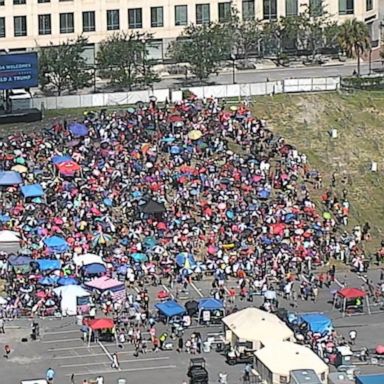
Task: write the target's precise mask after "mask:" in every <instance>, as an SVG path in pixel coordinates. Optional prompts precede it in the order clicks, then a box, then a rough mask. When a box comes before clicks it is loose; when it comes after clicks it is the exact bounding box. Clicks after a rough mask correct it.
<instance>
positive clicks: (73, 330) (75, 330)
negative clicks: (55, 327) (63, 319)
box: [43, 329, 80, 336]
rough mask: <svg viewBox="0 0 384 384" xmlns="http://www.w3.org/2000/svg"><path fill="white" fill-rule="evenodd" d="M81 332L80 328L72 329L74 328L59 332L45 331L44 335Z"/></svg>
mask: <svg viewBox="0 0 384 384" xmlns="http://www.w3.org/2000/svg"><path fill="white" fill-rule="evenodd" d="M76 332H77V333H79V332H80V330H79V329H72V330H68V331H57V332H44V333H43V336H47V335H62V334H64V333H76Z"/></svg>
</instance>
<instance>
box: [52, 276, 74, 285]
mask: <svg viewBox="0 0 384 384" xmlns="http://www.w3.org/2000/svg"><path fill="white" fill-rule="evenodd" d="M57 284H59V285H61V286H65V285H79V281H78V280H77V279H75V278H74V277H60V279H59V280H57Z"/></svg>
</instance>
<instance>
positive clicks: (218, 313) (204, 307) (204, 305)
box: [198, 297, 224, 322]
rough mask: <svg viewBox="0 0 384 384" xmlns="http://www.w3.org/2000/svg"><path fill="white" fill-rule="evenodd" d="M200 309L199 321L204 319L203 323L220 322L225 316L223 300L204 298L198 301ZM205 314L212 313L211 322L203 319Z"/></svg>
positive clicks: (210, 315)
mask: <svg viewBox="0 0 384 384" xmlns="http://www.w3.org/2000/svg"><path fill="white" fill-rule="evenodd" d="M198 308H199V318H198V321H199V322H200V320H201V319H202V320H203V321H207V322H208V321H209V322H210V321H211V319H215V320H220V319H221V318H222V317H223V316H224V304H223V302H222V301H221V300H217V299H215V298H213V297H208V298H202V299H200V300H199V301H198ZM204 312H210V314H209V320H208V319H207V320H204V316H203V317H202V315H203V313H204Z"/></svg>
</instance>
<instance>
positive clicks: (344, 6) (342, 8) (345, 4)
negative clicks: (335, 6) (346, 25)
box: [339, 0, 354, 15]
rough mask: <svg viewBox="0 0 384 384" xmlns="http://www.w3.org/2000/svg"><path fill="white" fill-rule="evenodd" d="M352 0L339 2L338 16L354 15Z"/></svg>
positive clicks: (340, 0)
mask: <svg viewBox="0 0 384 384" xmlns="http://www.w3.org/2000/svg"><path fill="white" fill-rule="evenodd" d="M353 1H354V0H339V15H353V14H354V4H353Z"/></svg>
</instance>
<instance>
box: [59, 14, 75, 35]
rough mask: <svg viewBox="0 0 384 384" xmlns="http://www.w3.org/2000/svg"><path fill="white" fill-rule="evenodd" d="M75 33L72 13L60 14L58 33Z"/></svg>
mask: <svg viewBox="0 0 384 384" xmlns="http://www.w3.org/2000/svg"><path fill="white" fill-rule="evenodd" d="M73 32H75V23H74V18H73V13H72V12H68V13H60V33H73Z"/></svg>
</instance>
